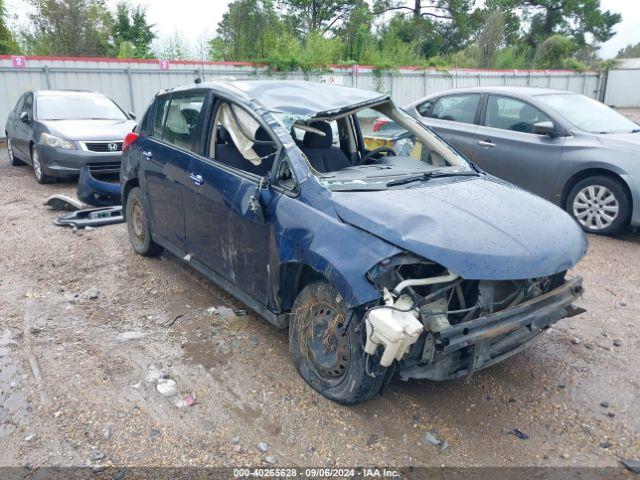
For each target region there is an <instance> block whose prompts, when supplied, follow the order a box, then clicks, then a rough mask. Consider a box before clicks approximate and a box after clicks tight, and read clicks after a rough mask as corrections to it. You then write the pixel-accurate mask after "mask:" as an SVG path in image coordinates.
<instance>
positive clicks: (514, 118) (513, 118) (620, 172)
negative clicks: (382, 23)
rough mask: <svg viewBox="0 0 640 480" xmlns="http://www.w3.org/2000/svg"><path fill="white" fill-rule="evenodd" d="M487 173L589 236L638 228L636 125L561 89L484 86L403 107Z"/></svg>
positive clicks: (639, 146)
mask: <svg viewBox="0 0 640 480" xmlns="http://www.w3.org/2000/svg"><path fill="white" fill-rule="evenodd" d="M405 111H407V113H409V114H410V115H411V116H413V117H414V118H416V119H417V120H419V121H420V122H422V123H423V124H425V125H426V126H428V127H430V128H431V129H433V130H434V131H435V132H437V133H438V134H439V135H440V136H441V137H442V138H443V139H444V140H446V141H447V142H448V143H450V144H451V145H453V146H454V147H455V148H456V149H458V150H459V151H460V152H461V153H463V154H464V155H466V157H467V158H469V159H470V160H472V161H473V162H474V163H476V164H477V165H478V166H480V167H481V168H483V169H484V170H485V171H487V172H488V173H490V174H493V175H495V176H497V177H500V178H502V179H504V180H507V181H509V182H511V183H513V184H515V185H518V186H520V187H522V188H524V189H526V190H529V191H531V192H533V193H536V194H538V195H540V196H541V197H543V198H546V199H547V200H550V201H551V202H553V203H555V204H557V205H559V206H561V207H563V208H565V209H566V210H567V211H568V212H569V213H570V214H571V215H572V216H573V217H574V218H575V219H576V220H577V221H578V222H579V223H580V225H581V226H582V228H583V229H584V230H585V231H587V232H590V233H599V234H605V235H610V234H615V233H617V232H619V231H620V230H622V229H624V228H625V227H626V226H627V225H629V224H630V225H633V226H639V225H640V126H639V125H638V124H636V123H634V122H632V121H631V120H629V119H628V118H626V117H624V116H622V115H620V114H619V113H617V112H616V111H614V110H612V109H611V108H609V107H607V106H606V105H603V104H602V103H600V102H597V101H595V100H592V99H590V98H587V97H585V96H583V95H578V94H575V93H571V92H567V91H564V90H550V89H542V88H533V87H483V88H465V89H456V90H449V91H444V92H439V93H437V94H434V95H431V96H428V97H425V98H422V99H420V100H418V101H416V102H414V103H412V104H410V105H408V106H407V107H405Z"/></svg>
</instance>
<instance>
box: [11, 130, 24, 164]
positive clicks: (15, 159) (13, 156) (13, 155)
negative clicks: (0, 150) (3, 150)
mask: <svg viewBox="0 0 640 480" xmlns="http://www.w3.org/2000/svg"><path fill="white" fill-rule="evenodd" d="M6 135H7V155H8V157H9V163H10V164H11V165H12V166H14V167H19V166H21V165H26V163H24V162H23V161H22V160H20V159H19V158H18V157H16V153H15V152H14V151H13V148H12V147H11V139H10V138H9V134H8V133H7V134H6Z"/></svg>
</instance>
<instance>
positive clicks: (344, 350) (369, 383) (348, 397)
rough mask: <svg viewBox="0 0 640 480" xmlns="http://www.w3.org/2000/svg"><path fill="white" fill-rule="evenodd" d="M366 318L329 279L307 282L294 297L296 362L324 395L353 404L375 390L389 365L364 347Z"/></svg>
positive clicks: (291, 337) (291, 338)
mask: <svg viewBox="0 0 640 480" xmlns="http://www.w3.org/2000/svg"><path fill="white" fill-rule="evenodd" d="M365 341H366V329H365V325H364V322H363V321H362V318H359V315H358V314H357V313H356V312H354V311H353V310H351V309H349V308H347V306H346V305H345V304H344V300H343V299H342V298H341V296H340V295H339V294H338V292H337V291H336V290H335V288H333V287H332V286H331V285H330V284H329V283H327V282H326V281H316V282H313V283H311V284H309V285H307V286H305V287H304V288H303V289H302V291H301V292H300V294H299V295H298V297H297V298H296V300H295V303H294V306H293V315H292V318H291V322H290V324H289V345H290V349H291V356H292V358H293V362H294V364H295V366H296V368H297V369H298V372H299V373H300V375H301V376H302V378H303V379H304V380H305V381H306V382H307V383H308V384H309V385H310V386H311V387H313V388H314V389H315V390H317V391H318V392H320V393H321V394H322V395H324V396H325V397H327V398H329V399H330V400H333V401H335V402H337V403H340V404H343V405H353V404H356V403H360V402H363V401H365V400H367V399H369V398H371V397H372V396H374V395H375V394H376V393H377V392H378V391H379V390H380V388H381V387H382V384H383V382H384V379H385V375H386V369H385V368H383V367H380V365H379V363H378V362H379V359H378V358H377V357H370V356H369V355H365V353H364V345H365Z"/></svg>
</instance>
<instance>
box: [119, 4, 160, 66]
mask: <svg viewBox="0 0 640 480" xmlns="http://www.w3.org/2000/svg"><path fill="white" fill-rule="evenodd" d="M154 38H156V35H155V34H154V33H153V25H149V24H147V18H146V13H145V10H144V8H142V7H139V6H137V7H133V8H131V7H129V6H128V5H127V4H126V3H124V2H120V3H118V5H117V6H116V18H115V23H114V26H113V39H114V47H115V50H116V51H117V52H118V57H119V58H152V54H151V42H152V41H153V40H154Z"/></svg>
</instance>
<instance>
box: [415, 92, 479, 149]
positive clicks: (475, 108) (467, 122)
mask: <svg viewBox="0 0 640 480" xmlns="http://www.w3.org/2000/svg"><path fill="white" fill-rule="evenodd" d="M480 98H481V94H480V93H475V92H472V93H458V94H454V95H445V96H442V97H437V98H434V99H431V100H427V101H426V102H424V103H422V104H419V105H417V106H416V112H415V113H416V114H417V116H418V119H419V120H420V121H422V122H423V123H424V124H425V125H427V126H428V127H430V128H431V129H432V130H434V131H435V132H436V133H437V134H438V135H440V136H441V137H442V138H443V139H444V140H445V141H446V142H447V143H449V144H450V145H452V146H453V147H454V148H456V149H457V150H458V151H459V152H460V153H462V154H463V155H465V156H466V157H467V158H468V159H472V155H473V144H474V141H473V139H474V134H475V133H476V129H477V125H476V124H475V122H476V119H477V118H478V113H479V105H480Z"/></svg>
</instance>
